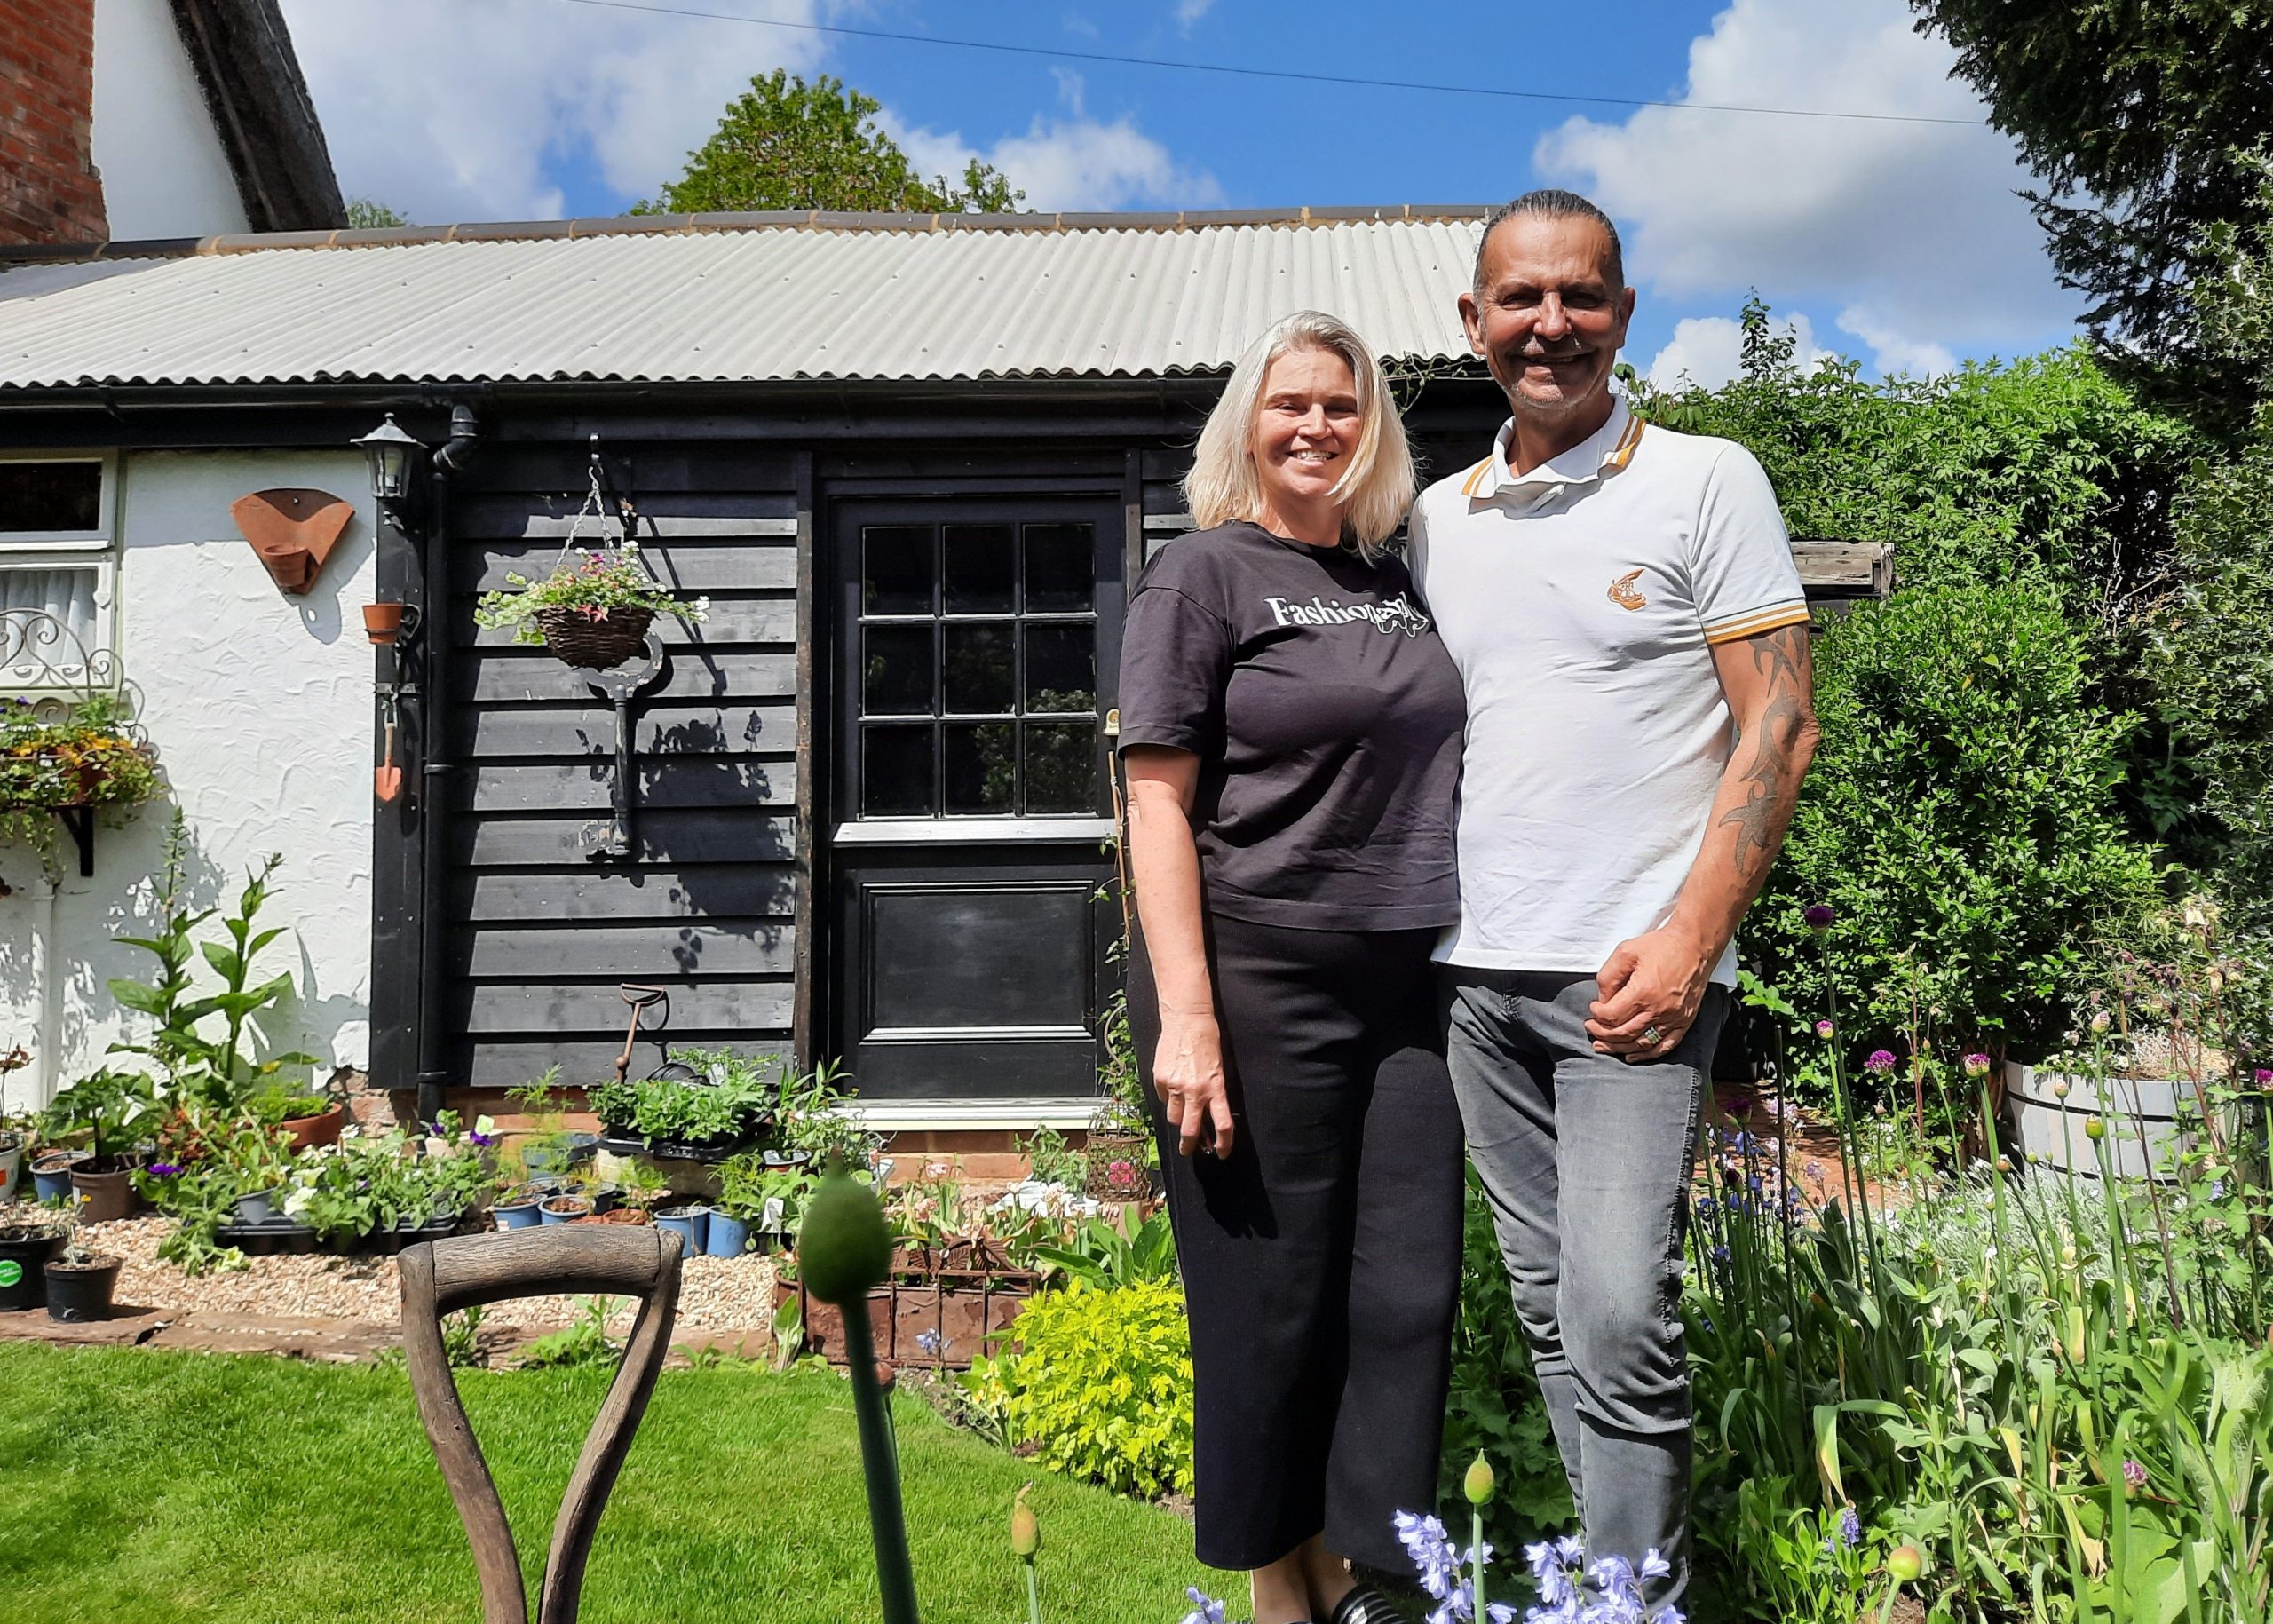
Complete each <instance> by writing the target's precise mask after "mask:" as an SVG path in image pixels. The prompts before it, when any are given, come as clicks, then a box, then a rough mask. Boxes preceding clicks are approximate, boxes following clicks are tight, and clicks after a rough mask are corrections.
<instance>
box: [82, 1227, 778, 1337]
mask: <svg viewBox="0 0 2273 1624" xmlns="http://www.w3.org/2000/svg"><path fill="white" fill-rule="evenodd" d="M172 1227H173V1223H172V1220H171V1219H169V1218H154V1217H143V1218H128V1219H125V1220H123V1221H122V1222H120V1223H116V1224H90V1225H88V1226H87V1228H86V1230H85V1232H84V1234H85V1238H86V1242H87V1245H88V1247H89V1248H90V1249H91V1250H92V1251H96V1252H102V1253H107V1254H109V1255H111V1256H116V1257H119V1258H122V1259H123V1260H124V1263H125V1267H124V1268H123V1270H122V1271H120V1274H119V1280H118V1294H117V1295H118V1301H120V1302H121V1303H144V1304H148V1305H150V1306H153V1307H159V1308H164V1309H167V1310H170V1311H181V1312H190V1313H198V1314H228V1315H248V1316H281V1317H289V1318H296V1319H338V1320H343V1321H350V1322H365V1323H368V1322H370V1321H375V1320H376V1321H381V1322H392V1321H395V1320H398V1319H400V1316H401V1312H402V1282H401V1279H400V1276H399V1275H398V1274H397V1273H396V1271H395V1262H394V1259H393V1258H392V1257H334V1256H322V1255H316V1256H300V1257H255V1258H251V1259H249V1260H248V1266H247V1267H246V1268H244V1269H242V1270H238V1271H234V1272H223V1271H218V1270H217V1271H212V1272H210V1273H206V1274H201V1275H198V1276H196V1277H194V1278H192V1277H190V1276H188V1275H186V1274H184V1273H183V1272H182V1271H180V1270H179V1269H178V1268H176V1267H175V1266H174V1265H173V1264H170V1263H163V1262H161V1261H160V1260H159V1258H158V1255H157V1253H158V1243H159V1242H160V1241H161V1240H164V1239H165V1237H166V1235H167V1233H168V1232H169V1231H170V1230H171V1228H172ZM682 1268H683V1270H684V1272H683V1273H682V1275H681V1277H680V1280H679V1294H678V1318H677V1326H678V1327H680V1328H683V1329H691V1330H719V1331H727V1330H731V1331H770V1330H771V1329H772V1324H773V1260H772V1258H770V1257H764V1256H756V1255H753V1256H748V1257H736V1258H726V1257H690V1258H688V1259H687V1260H686V1261H685V1264H683V1265H682ZM637 1309H638V1304H637V1303H635V1302H634V1301H633V1300H632V1299H631V1298H629V1297H625V1298H620V1299H618V1301H617V1305H616V1311H615V1313H614V1315H613V1316H612V1317H611V1318H610V1319H609V1321H608V1326H609V1328H610V1329H611V1330H614V1331H618V1332H622V1331H628V1330H629V1329H630V1325H631V1320H632V1318H633V1316H634V1314H635V1313H636V1311H637ZM578 1317H579V1316H578V1313H577V1309H576V1300H575V1299H574V1297H524V1298H519V1299H517V1300H514V1301H510V1302H504V1303H492V1304H491V1305H490V1306H489V1308H488V1309H487V1311H486V1312H485V1314H484V1316H483V1323H484V1324H485V1325H486V1326H489V1325H494V1326H525V1327H547V1328H550V1327H558V1326H564V1325H566V1324H569V1323H570V1322H571V1321H573V1320H574V1319H577V1318H578Z"/></svg>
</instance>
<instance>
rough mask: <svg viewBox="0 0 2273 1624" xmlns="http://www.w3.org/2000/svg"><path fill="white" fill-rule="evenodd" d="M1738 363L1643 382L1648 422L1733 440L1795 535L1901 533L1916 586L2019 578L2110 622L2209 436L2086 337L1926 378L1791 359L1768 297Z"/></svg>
mask: <svg viewBox="0 0 2273 1624" xmlns="http://www.w3.org/2000/svg"><path fill="white" fill-rule="evenodd" d="M1743 328H1744V335H1745V350H1744V360H1745V370H1744V375H1743V376H1740V377H1738V378H1737V379H1736V380H1735V381H1734V382H1732V383H1730V384H1725V385H1723V386H1722V387H1721V388H1718V389H1711V390H1707V389H1703V388H1699V387H1697V386H1695V385H1691V386H1688V387H1685V388H1683V389H1679V390H1673V391H1667V390H1657V389H1651V388H1650V387H1648V386H1647V385H1646V384H1640V385H1637V386H1636V387H1635V408H1636V409H1637V410H1638V411H1639V412H1640V414H1641V415H1642V416H1643V417H1645V418H1647V419H1648V420H1650V421H1651V422H1653V423H1661V424H1665V426H1667V427H1668V428H1673V429H1678V430H1682V431H1683V432H1689V433H1696V434H1718V435H1723V436H1725V437H1727V438H1728V439H1730V440H1738V441H1740V442H1741V443H1742V444H1743V445H1745V446H1746V448H1749V449H1750V450H1751V451H1752V453H1753V454H1754V456H1757V457H1759V459H1760V462H1761V465H1762V467H1763V468H1765V469H1766V470H1767V472H1768V477H1769V479H1770V482H1771V483H1773V485H1774V486H1775V487H1776V497H1777V501H1778V503H1780V504H1781V506H1782V508H1783V511H1784V520H1785V523H1786V526H1787V527H1789V528H1790V530H1791V532H1792V534H1793V535H1794V536H1802V537H1805V536H1815V537H1822V538H1826V539H1830V540H1839V541H1864V542H1890V543H1893V544H1894V549H1895V552H1894V557H1895V567H1896V570H1897V574H1898V576H1899V578H1900V581H1901V582H1902V584H1903V585H1904V586H1905V587H1926V588H1935V587H1944V586H1973V585H1988V584H1992V583H2000V582H2015V581H2022V580H2026V581H2030V582H2033V583H2035V584H2036V585H2037V586H2038V587H2039V589H2040V590H2051V591H2053V592H2055V593H2056V594H2058V596H2059V597H2060V598H2062V600H2063V602H2065V603H2067V604H2069V605H2070V606H2072V607H2073V608H2074V609H2076V610H2077V612H2079V613H2080V614H2088V615H2089V616H2091V617H2092V618H2093V619H2094V620H2095V621H2096V622H2099V623H2100V624H2101V625H2102V626H2103V627H2105V628H2108V629H2109V630H2111V631H2112V630H2118V629H2119V628H2122V627H2124V626H2126V625H2128V624H2129V623H2131V622H2134V621H2135V620H2136V619H2137V617H2138V616H2139V614H2141V613H2142V608H2143V606H2144V603H2145V602H2146V601H2147V599H2148V598H2150V596H2151V595H2152V594H2153V592H2154V591H2155V590H2157V588H2158V583H2159V582H2160V581H2161V579H2162V577H2163V575H2164V573H2165V572H2166V570H2167V568H2168V566H2169V560H2170V553H2171V517H2170V508H2171V496H2172V490H2173V487H2174V485H2175V483H2176V482H2177V480H2178V479H2179V477H2180V475H2181V474H2182V472H2183V471H2184V469H2185V466H2186V464H2187V463H2188V461H2189V460H2190V457H2191V456H2193V455H2194V454H2195V453H2196V451H2197V450H2198V441H2197V440H2196V439H2195V437H2194V436H2193V434H2192V432H2190V430H2189V429H2188V428H2187V427H2186V426H2185V425H2184V424H2182V423H2180V422H2179V421H2178V420H2177V419H2175V418H2174V417H2172V416H2167V415H2166V414H2164V413H2161V412H2158V411H2156V410H2154V409H2152V408H2148V407H2145V406H2142V405H2141V404H2140V403H2139V401H2138V400H2137V399H2136V398H2135V397H2134V395H2133V394H2132V392H2130V391H2129V390H2127V389H2126V388H2125V387H2124V386H2123V385H2122V384H2119V383H2118V382H2116V381H2115V380H2114V379H2113V378H2111V377H2110V376H2108V374H2107V372H2106V371H2105V370H2104V369H2103V368H2102V367H2101V366H2100V365H2099V364H2098V362H2096V361H2095V360H2094V359H2093V358H2092V356H2091V354H2090V353H2089V351H2088V350H2087V349H2086V348H2085V346H2083V345H2080V344H2078V345H2071V346H2069V347H2067V348H2064V349H2058V350H2053V351H2049V352H2047V353H2044V354H2042V355H2037V356H2031V357H2029V358H2027V359H2024V360H2016V361H2012V362H2009V363H2003V364H1981V363H1977V362H1968V364H1967V365H1966V366H1964V367H1963V368H1960V370H1958V371H1956V372H1953V373H1950V374H1948V375H1946V376H1942V377H1938V378H1932V379H1926V380H1919V379H1912V378H1895V379H1891V380H1888V381H1884V382H1877V383H1872V382H1866V381H1865V380H1864V378H1863V377H1862V376H1861V366H1860V363H1859V362H1856V361H1852V360H1826V361H1825V362H1822V363H1821V364H1819V365H1818V366H1817V367H1816V368H1813V369H1811V370H1809V369H1802V368H1799V367H1798V366H1796V365H1794V361H1793V359H1792V341H1791V339H1790V337H1788V336H1781V337H1779V336H1777V335H1776V334H1774V333H1772V332H1771V331H1770V327H1769V312H1768V307H1767V306H1766V305H1763V304H1762V303H1761V302H1760V301H1759V300H1758V299H1757V298H1754V300H1752V301H1751V302H1750V303H1749V304H1747V305H1746V307H1745V309H1744V313H1743Z"/></svg>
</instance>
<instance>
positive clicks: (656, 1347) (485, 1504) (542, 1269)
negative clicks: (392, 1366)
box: [400, 1224, 679, 1624]
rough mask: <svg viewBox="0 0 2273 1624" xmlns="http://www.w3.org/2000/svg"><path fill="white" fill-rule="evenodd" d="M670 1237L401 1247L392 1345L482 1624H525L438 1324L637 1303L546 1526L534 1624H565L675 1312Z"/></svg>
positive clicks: (507, 1239)
mask: <svg viewBox="0 0 2273 1624" xmlns="http://www.w3.org/2000/svg"><path fill="white" fill-rule="evenodd" d="M678 1260H679V1237H678V1235H677V1232H673V1231H670V1230H664V1229H651V1228H646V1227H631V1226H622V1227H618V1226H615V1225H606V1226H593V1227H590V1228H585V1227H582V1226H580V1225H573V1224H553V1225H550V1226H546V1227H543V1228H539V1229H530V1230H511V1231H505V1232H500V1233H495V1234H488V1235H463V1236H457V1237H454V1238H453V1239H450V1240H433V1241H424V1242H421V1243H420V1244H419V1245H416V1246H413V1247H406V1248H404V1249H403V1252H402V1256H401V1258H400V1270H401V1274H402V1345H403V1352H404V1354H405V1356H406V1362H407V1363H408V1366H409V1367H410V1390H411V1393H412V1395H413V1396H414V1397H415V1398H416V1399H417V1401H418V1418H419V1420H420V1421H421V1422H424V1424H425V1428H426V1437H427V1439H428V1441H430V1442H431V1443H432V1445H433V1446H434V1459H435V1461H436V1462H437V1464H439V1465H440V1467H441V1469H442V1479H443V1481H444V1482H445V1483H447V1485H449V1490H450V1498H451V1500H453V1501H455V1502H456V1505H457V1509H458V1517H459V1520H460V1521H462V1522H463V1523H464V1525H465V1532H466V1538H467V1540H468V1541H469V1542H471V1545H472V1547H473V1564H474V1568H475V1571H476V1572H477V1573H479V1575H480V1578H481V1616H482V1624H528V1616H529V1615H528V1594H527V1590H526V1589H525V1588H523V1586H522V1583H521V1563H520V1557H519V1553H518V1552H517V1551H516V1550H515V1549H514V1547H513V1531H512V1529H511V1526H510V1525H508V1524H507V1523H506V1521H505V1507H504V1504H503V1501H500V1500H499V1499H498V1497H497V1485H496V1484H495V1482H494V1481H492V1480H491V1478H490V1476H489V1467H488V1463H487V1462H485V1461H484V1460H483V1459H482V1457H481V1446H480V1445H479V1444H478V1443H476V1442H475V1441H474V1437H473V1426H472V1423H471V1422H469V1421H468V1420H467V1419H466V1414H465V1406H464V1405H463V1404H462V1403H461V1402H460V1401H459V1398H458V1390H457V1380H456V1378H455V1377H454V1376H453V1375H452V1374H450V1362H449V1356H448V1354H447V1352H446V1351H444V1349H443V1345H442V1317H443V1316H444V1315H446V1314H447V1313H450V1312H452V1311H455V1310H456V1309H461V1308H469V1307H471V1306H472V1305H473V1304H475V1303H495V1302H498V1301H501V1300H503V1299H504V1298H507V1297H521V1296H551V1295H556V1294H559V1293H564V1292H582V1293H593V1294H610V1295H630V1296H637V1297H638V1298H640V1299H641V1303H640V1305H639V1318H638V1321H637V1322H636V1323H635V1324H634V1325H633V1326H632V1327H631V1341H630V1343H629V1344H628V1345H627V1346H626V1347H625V1348H624V1351H623V1363H622V1365H621V1366H619V1367H617V1369H616V1373H615V1381H614V1382H613V1383H612V1384H611V1385H610V1386H609V1388H608V1390H607V1398H606V1401H605V1402H604V1403H603V1404H602V1405H601V1406H600V1412H599V1414H598V1415H597V1416H596V1417H594V1418H593V1421H592V1429H591V1430H590V1432H589V1433H588V1434H586V1436H585V1438H584V1449H583V1453H582V1454H581V1455H580V1456H579V1457H578V1458H577V1461H576V1470H575V1472H574V1475H573V1476H572V1477H570V1478H569V1479H568V1487H567V1490H566V1493H564V1494H563V1495H562V1497H561V1501H560V1515H559V1517H558V1518H557V1519H556V1520H555V1522H554V1523H553V1527H552V1549H551V1551H550V1554H549V1555H548V1556H547V1557H546V1559H545V1565H544V1588H543V1592H542V1594H541V1596H540V1597H539V1601H538V1612H537V1618H538V1624H575V1620H576V1610H577V1606H578V1604H579V1602H580V1601H581V1599H582V1590H583V1585H584V1564H585V1561H586V1559H587V1558H589V1557H590V1555H591V1549H592V1536H593V1535H594V1534H595V1533H597V1532H598V1528H599V1521H600V1513H601V1511H602V1510H604V1509H606V1505H607V1496H608V1491H609V1490H610V1489H612V1488H614V1486H615V1478H616V1474H617V1473H618V1472H619V1471H621V1470H622V1467H623V1459H624V1456H625V1455H627V1454H630V1450H631V1438H632V1435H633V1433H635V1432H636V1431H637V1430H638V1426H639V1418H640V1417H641V1416H642V1415H643V1414H645V1413H646V1409H647V1398H648V1396H649V1395H650V1394H651V1393H653V1391H654V1390H655V1376H656V1374H657V1373H658V1372H660V1371H661V1369H662V1367H663V1355H664V1353H665V1352H666V1351H668V1348H669V1335H670V1328H671V1321H672V1320H673V1319H674V1318H675V1317H676V1316H677V1310H678V1284H679V1275H678Z"/></svg>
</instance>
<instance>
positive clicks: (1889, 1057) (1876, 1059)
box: [1863, 1049, 1894, 1075]
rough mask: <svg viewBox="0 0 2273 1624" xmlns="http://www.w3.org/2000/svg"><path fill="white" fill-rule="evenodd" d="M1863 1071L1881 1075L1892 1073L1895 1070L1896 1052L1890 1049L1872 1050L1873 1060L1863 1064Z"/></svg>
mask: <svg viewBox="0 0 2273 1624" xmlns="http://www.w3.org/2000/svg"><path fill="white" fill-rule="evenodd" d="M1863 1069H1864V1070H1865V1071H1870V1072H1877V1073H1881V1075H1883V1074H1884V1073H1888V1072H1890V1071H1892V1070H1893V1069H1894V1051H1893V1050H1888V1049H1873V1050H1871V1058H1869V1059H1867V1060H1865V1061H1864V1062H1863Z"/></svg>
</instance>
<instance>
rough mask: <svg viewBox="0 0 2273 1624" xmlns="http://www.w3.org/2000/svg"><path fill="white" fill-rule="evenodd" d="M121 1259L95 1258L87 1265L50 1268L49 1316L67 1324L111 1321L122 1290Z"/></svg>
mask: <svg viewBox="0 0 2273 1624" xmlns="http://www.w3.org/2000/svg"><path fill="white" fill-rule="evenodd" d="M118 1266H119V1260H118V1259H117V1258H115V1257H94V1258H90V1259H89V1260H88V1261H87V1262H85V1263H83V1264H59V1263H51V1264H48V1265H47V1317H48V1318H49V1319H56V1320H60V1321H62V1322H63V1323H64V1324H66V1325H77V1324H81V1323H83V1322H84V1321H87V1320H91V1319H109V1318H110V1313H111V1295H112V1294H113V1293H114V1292H115V1291H116V1290H117V1289H118Z"/></svg>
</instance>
